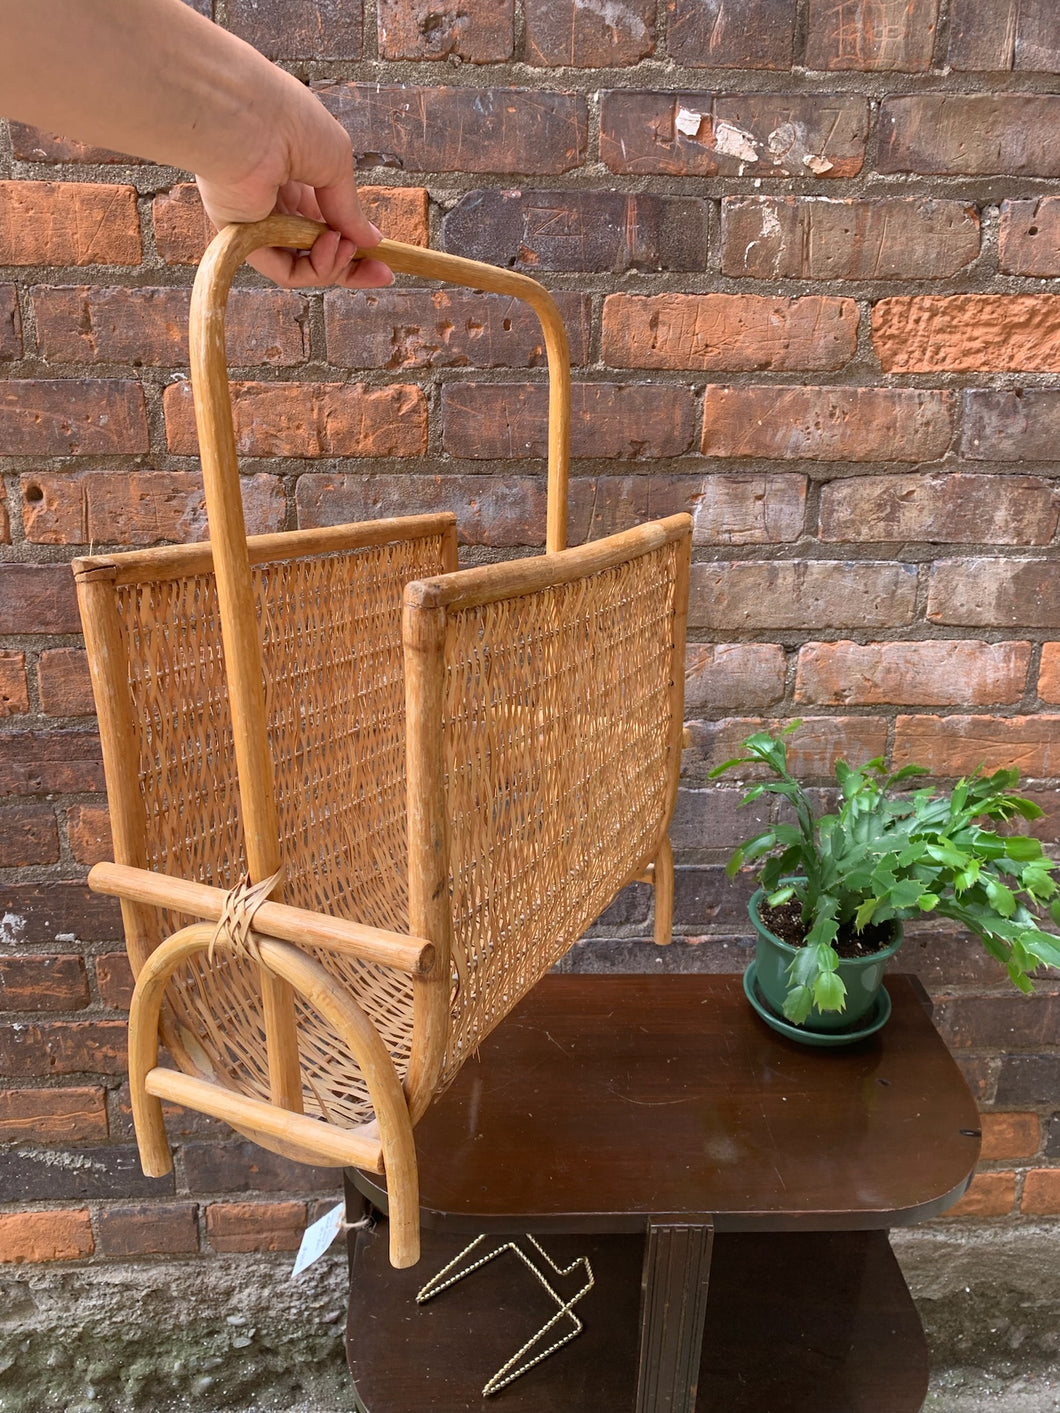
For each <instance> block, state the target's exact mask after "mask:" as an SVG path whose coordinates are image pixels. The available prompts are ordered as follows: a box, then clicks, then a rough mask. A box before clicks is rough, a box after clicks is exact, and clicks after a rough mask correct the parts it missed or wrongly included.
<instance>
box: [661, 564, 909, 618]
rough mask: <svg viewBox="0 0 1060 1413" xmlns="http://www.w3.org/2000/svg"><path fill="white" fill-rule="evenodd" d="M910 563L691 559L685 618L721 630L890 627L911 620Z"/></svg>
mask: <svg viewBox="0 0 1060 1413" xmlns="http://www.w3.org/2000/svg"><path fill="white" fill-rule="evenodd" d="M916 586H917V572H916V567H915V566H914V565H912V564H880V563H872V562H869V561H857V562H846V561H841V560H840V561H831V560H802V561H800V562H797V563H795V562H792V561H790V560H767V561H762V562H756V561H754V560H740V561H736V562H732V563H726V564H712V563H707V562H704V563H698V564H694V565H693V566H692V579H691V586H690V598H689V611H688V620H689V625H690V626H693V627H696V628H711V629H715V628H716V629H720V630H722V631H726V630H729V629H739V630H741V631H743V630H747V631H757V630H760V629H768V630H770V631H772V630H774V629H788V628H790V629H810V630H811V631H812V630H814V629H818V630H819V629H828V630H833V629H842V628H884V627H887V628H890V627H901V626H903V625H905V624H908V623H912V621H913V618H914V615H915V612H916Z"/></svg>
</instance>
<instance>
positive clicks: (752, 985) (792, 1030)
mask: <svg viewBox="0 0 1060 1413" xmlns="http://www.w3.org/2000/svg"><path fill="white" fill-rule="evenodd" d="M756 975H757V971H756V966H755V963H754V962H752V963H751V964H750V966H749V967H748V968H747V970H746V971H745V972H744V974H743V990H744V995H745V996H746V997H747V999H748V1000H749V1001H750V1003H751V1005H752V1006H753V1007H754V1009H755V1010H756V1011H757V1012H758V1014H759V1015H760V1016H761V1017H762V1019H763V1020H764V1021H765V1023H766V1025H768V1026H769V1027H771V1029H773V1030H775V1031H776V1032H777V1033H778V1034H779V1035H786V1036H788V1037H789V1038H790V1039H791V1040H797V1041H798V1042H799V1044H800V1045H814V1046H821V1047H824V1046H833V1045H853V1044H854V1043H855V1042H856V1041H858V1040H865V1039H867V1037H868V1036H870V1035H875V1034H876V1032H877V1031H878V1030H879V1029H880V1028H881V1026H884V1025H886V1024H887V1021H888V1018H889V1017H890V1014H891V998H890V996H889V995H888V994H887V988H886V987H885V986H881V987H880V991H879V995H878V996H877V997H876V1000H875V1002H874V1004H873V1007H872V1009H871V1010H870V1011H869V1014H868V1019H867V1020H866V1021H865V1023H864V1024H863V1025H859V1026H858V1028H857V1030H827V1031H825V1030H806V1029H805V1028H804V1027H803V1026H801V1025H792V1024H791V1022H790V1021H786V1020H785V1019H784V1018H783V1016H778V1015H777V1014H776V1013H775V1012H774V1011H773V1010H772V1009H771V1008H770V1007H769V1006H767V1005H766V1003H765V1001H764V1000H763V999H762V997H761V996H760V995H759V994H758V985H757V982H756V979H755V978H756Z"/></svg>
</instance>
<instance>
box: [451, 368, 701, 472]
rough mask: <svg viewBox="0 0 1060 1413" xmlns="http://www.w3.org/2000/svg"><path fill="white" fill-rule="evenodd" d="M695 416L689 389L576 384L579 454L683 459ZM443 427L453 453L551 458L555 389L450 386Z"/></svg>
mask: <svg viewBox="0 0 1060 1413" xmlns="http://www.w3.org/2000/svg"><path fill="white" fill-rule="evenodd" d="M694 415H695V414H694V408H693V403H692V395H691V392H690V390H689V389H688V388H679V387H671V386H668V385H665V384H647V383H577V384H575V385H574V387H573V388H572V389H571V454H572V456H575V457H601V456H602V457H609V458H616V459H622V460H634V459H641V458H648V457H650V458H655V457H670V456H680V455H681V454H682V453H683V452H686V451H687V450H688V449H689V447H690V445H691V443H692V436H693V432H694ZM442 428H443V431H442V436H443V441H444V445H445V449H446V450H447V451H448V452H449V453H450V454H451V455H452V456H459V457H468V458H472V459H476V460H494V459H497V458H500V459H503V458H508V457H516V458H523V457H528V456H532V457H541V456H544V455H545V452H546V449H547V436H548V392H547V389H545V388H544V387H543V386H541V385H540V384H530V383H447V384H446V385H445V386H444V387H443V388H442Z"/></svg>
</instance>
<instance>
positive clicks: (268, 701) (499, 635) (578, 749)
mask: <svg viewBox="0 0 1060 1413" xmlns="http://www.w3.org/2000/svg"><path fill="white" fill-rule="evenodd" d="M319 229H320V228H319V227H316V226H314V225H313V224H312V223H310V222H306V221H302V220H300V219H298V218H293V217H273V218H270V219H269V220H267V221H264V222H260V223H258V224H256V225H254V226H243V227H239V226H233V227H229V228H228V229H227V230H226V231H224V232H222V233H221V234H220V235H219V236H218V237H217V239H216V240H215V241H214V242H213V244H212V245H211V247H210V249H209V251H208V252H207V254H206V256H205V257H204V259H203V262H202V265H201V266H200V270H199V274H198V277H197V279H196V283H195V290H194V294H193V301H192V326H191V344H192V380H193V384H194V390H195V400H196V417H197V421H198V427H199V444H200V449H201V453H202V463H203V477H204V481H205V485H206V497H207V508H208V513H209V519H210V528H211V536H212V539H211V542H210V543H204V544H196V545H183V546H176V547H171V548H164V549H157V550H142V551H136V552H133V553H129V554H123V555H115V556H106V557H101V556H97V557H93V558H88V559H82V560H79V561H77V562H76V563H75V575H76V578H77V584H78V594H79V600H80V604H81V611H82V619H83V622H84V626H85V638H86V644H87V647H88V653H89V664H90V668H91V672H92V680H93V687H94V690H95V694H96V702H97V707H98V712H99V719H100V731H101V736H102V741H103V754H104V765H105V770H106V777H107V791H108V797H109V800H110V808H111V820H112V828H113V835H114V850H115V862H114V863H110V864H99V865H97V866H96V867H95V868H94V869H93V870H92V873H91V874H90V882H91V884H92V886H93V887H94V888H96V889H98V890H99V891H101V892H106V893H110V894H114V895H116V896H118V897H120V898H121V900H122V911H123V920H124V925H125V931H126V938H127V943H128V948H129V954H130V958H131V961H132V965H133V969H134V972H135V973H136V975H137V985H136V992H135V996H134V1000H133V1006H132V1012H131V1019H130V1079H131V1085H132V1094H133V1110H134V1118H135V1121H136V1131H137V1141H138V1143H139V1146H140V1153H141V1160H142V1162H143V1165H144V1169H145V1171H146V1172H148V1173H152V1174H160V1173H162V1172H166V1171H168V1169H169V1167H170V1165H171V1157H170V1153H169V1147H168V1142H167V1140H166V1135H165V1130H164V1127H163V1124H162V1111H161V1101H162V1100H163V1099H168V1100H171V1101H174V1102H177V1103H180V1104H184V1105H186V1106H188V1107H191V1108H194V1109H198V1110H200V1111H202V1112H204V1113H209V1114H214V1115H216V1116H218V1117H220V1118H223V1119H225V1120H226V1121H228V1122H229V1123H231V1124H232V1125H233V1126H234V1127H235V1128H236V1129H238V1130H239V1131H240V1132H242V1133H244V1134H246V1135H248V1136H250V1137H252V1138H253V1139H254V1140H255V1141H256V1142H259V1143H261V1144H263V1145H264V1146H266V1147H268V1148H271V1149H273V1150H275V1151H278V1152H281V1153H285V1154H288V1155H289V1156H292V1157H295V1158H298V1159H299V1160H302V1161H307V1162H313V1163H325V1164H327V1163H330V1164H333V1165H354V1166H359V1167H364V1168H368V1169H370V1170H372V1171H376V1172H383V1171H385V1173H386V1179H387V1188H388V1192H389V1201H390V1215H391V1222H390V1238H391V1260H392V1261H393V1262H394V1264H395V1265H408V1264H411V1263H412V1262H414V1261H415V1260H416V1259H417V1256H418V1249H419V1246H418V1209H417V1175H416V1158H415V1149H414V1145H413V1139H412V1130H413V1126H414V1125H415V1123H416V1121H417V1120H418V1119H419V1117H420V1116H421V1115H422V1114H423V1112H424V1111H425V1109H426V1108H427V1106H428V1105H429V1103H430V1101H431V1099H432V1097H433V1096H434V1095H435V1094H437V1093H439V1092H440V1091H441V1090H442V1089H444V1087H445V1086H446V1085H447V1084H448V1083H449V1082H450V1081H451V1080H452V1078H453V1077H454V1076H455V1074H456V1072H457V1070H458V1069H459V1067H460V1065H461V1064H462V1063H463V1061H464V1060H465V1059H466V1058H467V1056H468V1055H470V1054H471V1053H473V1052H474V1050H475V1049H476V1048H477V1046H478V1044H479V1042H480V1041H481V1040H482V1039H483V1038H484V1037H485V1036H486V1035H487V1034H488V1033H489V1031H490V1030H491V1029H492V1028H493V1027H494V1026H495V1025H496V1024H498V1022H499V1021H500V1020H502V1019H503V1017H504V1016H505V1015H506V1014H507V1013H508V1011H510V1010H511V1008H512V1007H513V1006H514V1005H515V1004H516V1003H517V1002H518V1001H519V999H520V998H521V997H522V996H523V995H525V993H526V992H527V990H528V989H529V988H530V987H531V986H532V985H533V984H534V982H535V981H536V980H537V979H538V978H539V977H540V976H541V975H543V973H544V972H545V971H547V970H548V969H549V968H550V967H551V966H552V965H553V964H554V963H555V962H556V961H557V960H558V959H559V958H560V957H561V956H562V955H563V954H564V952H566V951H567V949H568V948H569V947H570V946H571V945H572V944H573V943H574V942H575V941H576V940H577V939H578V937H579V936H580V935H581V933H582V932H583V931H584V929H585V927H586V926H587V925H588V924H589V923H591V922H592V921H593V920H594V919H595V918H596V917H597V916H599V914H600V913H601V912H602V911H603V910H604V909H605V908H606V907H607V906H608V904H609V903H610V902H611V900H612V899H613V898H614V896H615V895H616V894H617V893H618V891H619V890H620V889H621V888H622V887H623V886H625V884H626V883H628V882H630V881H631V880H632V879H635V878H639V877H643V876H645V875H650V876H652V878H653V881H654V882H655V885H656V937H657V939H658V940H660V941H666V940H668V939H669V933H670V908H671V900H672V864H671V856H670V850H669V844H668V842H667V838H666V828H667V825H668V822H669V818H670V814H671V812H672V809H673V804H674V798H675V795H676V789H677V776H678V769H679V759H680V748H681V729H682V728H681V719H682V681H683V664H682V658H683V649H684V618H685V604H686V599H687V580H688V559H689V544H690V535H691V525H690V521H689V518H688V517H687V516H684V515H681V516H673V517H671V518H669V519H667V520H662V521H655V522H652V523H650V524H647V525H641V526H638V527H637V528H635V529H633V530H629V531H626V532H624V533H622V534H619V535H613V536H610V537H608V538H607V539H603V540H599V541H595V542H592V543H589V544H585V545H583V546H581V547H579V548H577V549H570V550H568V549H565V548H564V545H565V537H566V503H567V441H568V431H569V405H570V404H569V368H568V357H567V348H566V338H565V334H564V332H563V327H562V323H561V322H560V320H559V317H558V314H557V313H556V310H555V306H554V305H553V303H552V301H551V299H550V297H549V296H548V294H547V293H546V292H545V291H544V290H543V289H542V288H541V286H540V285H538V284H536V283H535V282H534V281H532V280H529V279H527V278H526V277H525V276H522V275H516V274H513V273H512V272H510V271H504V270H496V269H493V268H492V267H490V266H486V265H480V264H477V263H475V262H471V261H465V260H460V259H458V258H457V257H454V256H449V255H442V254H439V253H437V252H432V251H426V250H421V249H418V248H415V247H408V246H401V245H397V244H395V243H392V242H384V244H383V246H382V247H381V248H380V249H379V251H378V252H376V253H378V254H379V255H380V256H381V258H383V259H384V260H386V261H387V262H388V263H390V264H391V265H392V267H393V268H394V269H395V270H399V271H405V272H409V273H413V274H419V275H423V276H426V277H428V278H442V279H448V280H450V281H452V282H454V283H458V284H465V285H469V286H471V287H473V288H478V289H482V290H486V291H493V292H498V293H503V294H506V295H513V296H515V297H519V298H522V299H525V300H527V301H528V302H529V303H530V304H531V305H532V307H533V308H534V309H535V311H536V312H537V313H538V315H539V317H540V319H541V322H542V326H543V329H544V332H545V340H546V348H547V352H548V359H549V373H550V417H549V500H548V527H547V537H546V553H545V554H544V555H540V556H537V557H535V558H531V559H522V560H518V561H515V562H511V563H505V564H498V565H489V566H484V567H480V568H476V569H469V570H459V569H458V568H457V558H456V531H455V519H454V517H453V516H452V515H428V516H410V517H405V518H401V519H392V520H383V521H376V522H368V523H364V524H359V525H346V526H337V527H334V528H330V529H322V530H302V531H294V532H289V533H285V534H279V535H265V536H254V537H251V538H249V539H248V538H247V536H246V533H245V527H244V522H243V514H242V505H241V500H240V490H239V474H238V465H237V460H236V447H235V436H234V432H233V424H232V410H231V403H230V400H229V393H228V384H227V372H226V367H225V357H224V307H225V301H226V298H227V292H228V288H229V286H230V284H231V280H232V276H233V274H234V272H235V270H236V269H237V268H238V266H239V264H240V263H241V262H242V260H243V259H245V257H246V256H247V255H248V254H249V253H250V252H251V251H252V250H254V249H256V248H257V247H258V246H259V245H264V244H272V245H275V244H293V245H295V246H306V245H309V244H311V243H312V240H313V238H314V236H315V235H316V234H317V232H318V231H319ZM244 874H246V875H247V876H248V878H249V879H250V880H252V881H253V883H255V884H258V885H260V884H261V881H262V880H264V879H269V878H270V876H271V875H274V874H277V875H278V876H279V877H280V878H281V879H282V883H278V884H277V885H276V887H275V888H273V889H271V890H265V889H262V888H260V887H259V890H258V891H259V893H261V892H264V891H269V892H270V897H269V898H268V899H267V900H264V901H263V900H262V898H261V897H260V896H258V897H256V898H255V899H254V905H255V910H254V915H253V921H252V923H251V925H250V927H249V928H247V927H244V928H243V930H242V939H243V940H242V942H241V940H240V933H239V930H238V929H237V930H236V931H235V932H233V930H232V928H230V927H228V928H225V927H222V928H220V929H218V928H217V927H216V926H214V925H211V924H217V923H218V921H219V920H220V919H221V918H222V917H223V916H224V915H225V914H226V910H230V907H231V898H230V894H231V890H232V889H234V888H235V887H236V886H237V885H239V883H240V880H241V879H242V877H243V876H244ZM281 888H282V901H281ZM244 921H246V919H244ZM248 941H249V943H250V945H246V943H247V942H248ZM160 1039H161V1040H162V1041H163V1042H164V1043H165V1045H166V1047H167V1049H168V1050H169V1052H170V1054H171V1055H172V1056H173V1058H174V1060H175V1062H176V1064H177V1066H178V1067H179V1068H178V1069H172V1068H167V1067H163V1066H160V1065H159V1064H158V1047H159V1042H160Z"/></svg>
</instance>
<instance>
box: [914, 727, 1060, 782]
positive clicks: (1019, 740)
mask: <svg viewBox="0 0 1060 1413" xmlns="http://www.w3.org/2000/svg"><path fill="white" fill-rule="evenodd" d="M911 762H915V763H916V764H917V765H924V766H927V768H928V769H929V770H930V771H931V773H932V774H933V775H941V776H957V775H968V774H970V773H971V772H972V771H973V770H975V769H976V767H978V766H982V767H983V769H984V770H987V771H992V770H1001V769H1007V768H1008V767H1010V766H1015V767H1016V769H1017V770H1018V771H1019V772H1020V774H1021V775H1023V776H1037V777H1042V776H1046V777H1048V776H1054V775H1060V716H1057V715H1049V714H1047V713H1045V712H1042V713H1040V714H1039V715H1037V716H1010V717H1001V716H899V717H898V719H897V721H896V723H895V733H894V764H895V766H896V767H898V766H903V765H908V764H910V763H911Z"/></svg>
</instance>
